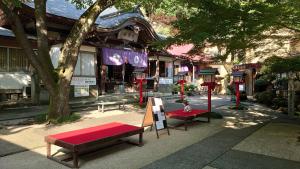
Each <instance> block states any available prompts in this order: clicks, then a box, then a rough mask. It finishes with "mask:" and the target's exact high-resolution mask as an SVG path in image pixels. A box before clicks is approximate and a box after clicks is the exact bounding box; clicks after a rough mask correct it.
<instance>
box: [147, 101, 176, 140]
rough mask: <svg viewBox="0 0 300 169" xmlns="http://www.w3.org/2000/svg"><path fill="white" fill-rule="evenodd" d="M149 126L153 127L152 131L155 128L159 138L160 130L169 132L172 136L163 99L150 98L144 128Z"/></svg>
mask: <svg viewBox="0 0 300 169" xmlns="http://www.w3.org/2000/svg"><path fill="white" fill-rule="evenodd" d="M148 126H151V129H152V127H153V126H154V127H155V131H156V136H157V138H159V134H158V131H160V130H167V132H168V135H170V131H169V128H168V125H167V118H166V114H165V111H164V107H163V104H162V100H161V98H148V102H147V107H146V113H145V116H144V120H143V124H142V127H148Z"/></svg>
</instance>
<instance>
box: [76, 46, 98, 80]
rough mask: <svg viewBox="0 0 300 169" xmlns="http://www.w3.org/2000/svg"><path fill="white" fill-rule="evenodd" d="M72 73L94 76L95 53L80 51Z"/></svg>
mask: <svg viewBox="0 0 300 169" xmlns="http://www.w3.org/2000/svg"><path fill="white" fill-rule="evenodd" d="M74 75H75V76H76V75H77V76H95V55H94V53H89V52H80V53H79V54H78V60H77V63H76V67H75V71H74Z"/></svg>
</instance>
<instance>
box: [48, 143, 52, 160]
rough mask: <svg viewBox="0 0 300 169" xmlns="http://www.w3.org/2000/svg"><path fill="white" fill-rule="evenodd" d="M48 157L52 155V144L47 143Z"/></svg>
mask: <svg viewBox="0 0 300 169" xmlns="http://www.w3.org/2000/svg"><path fill="white" fill-rule="evenodd" d="M47 157H51V144H50V143H47Z"/></svg>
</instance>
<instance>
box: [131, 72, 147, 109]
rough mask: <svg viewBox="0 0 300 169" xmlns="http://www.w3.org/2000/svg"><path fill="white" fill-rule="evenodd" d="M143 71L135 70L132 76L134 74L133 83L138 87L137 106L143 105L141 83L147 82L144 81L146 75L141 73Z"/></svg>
mask: <svg viewBox="0 0 300 169" xmlns="http://www.w3.org/2000/svg"><path fill="white" fill-rule="evenodd" d="M143 71H144V69H136V70H135V71H134V72H133V74H134V78H135V81H134V82H135V83H136V84H138V86H139V95H140V96H139V104H140V106H142V105H143V83H144V82H147V80H146V75H145V73H144V72H143Z"/></svg>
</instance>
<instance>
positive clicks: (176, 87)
mask: <svg viewBox="0 0 300 169" xmlns="http://www.w3.org/2000/svg"><path fill="white" fill-rule="evenodd" d="M180 90H181V86H180V84H176V85H173V86H172V92H173V93H178V92H180ZM196 90H197V86H196V85H193V84H184V92H185V94H187V95H192V94H193V92H195V91H196Z"/></svg>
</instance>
